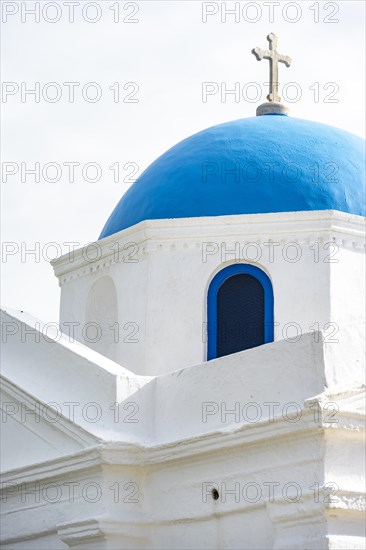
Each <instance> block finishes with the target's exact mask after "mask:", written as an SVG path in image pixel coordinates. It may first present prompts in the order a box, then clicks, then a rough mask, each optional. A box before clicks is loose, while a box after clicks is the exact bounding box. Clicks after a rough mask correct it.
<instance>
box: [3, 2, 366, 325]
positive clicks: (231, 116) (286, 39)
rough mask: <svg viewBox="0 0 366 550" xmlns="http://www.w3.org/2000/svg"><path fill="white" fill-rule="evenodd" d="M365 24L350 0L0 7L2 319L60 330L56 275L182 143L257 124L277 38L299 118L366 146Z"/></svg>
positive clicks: (283, 86)
mask: <svg viewBox="0 0 366 550" xmlns="http://www.w3.org/2000/svg"><path fill="white" fill-rule="evenodd" d="M364 10H365V4H364V2H363V1H349V0H347V1H341V2H313V1H309V2H308V1H301V2H282V1H281V2H280V1H278V2H200V1H196V0H192V1H187V0H185V1H170V0H165V1H155V0H146V1H137V2H117V1H111V2H110V1H108V0H103V1H99V2H89V1H83V0H79V1H72V0H71V1H60V2H48V1H47V2H46V1H40V2H6V1H2V2H1V11H2V13H1V17H2V23H1V25H2V38H1V64H2V72H1V77H2V89H1V92H2V93H1V103H0V105H1V119H2V145H1V167H2V179H1V199H2V200H1V238H2V256H1V274H2V293H1V303H2V305H3V306H8V307H12V308H14V309H19V310H23V311H27V312H30V313H31V314H33V315H34V316H35V317H38V318H40V319H42V320H43V321H45V322H51V321H56V322H57V321H58V314H59V299H60V289H59V287H58V281H57V279H56V278H55V276H54V274H53V269H52V266H51V265H50V263H49V260H50V259H52V258H53V257H55V256H57V255H60V254H61V253H66V252H67V251H68V247H69V246H70V245H68V244H67V243H79V246H78V247H81V246H84V245H86V244H87V243H90V242H93V241H95V240H96V239H98V236H99V234H100V232H101V230H102V228H103V226H104V224H105V222H106V220H107V218H108V217H109V215H110V213H111V212H112V210H113V208H114V207H115V205H116V203H117V202H118V201H119V199H120V197H121V196H122V194H123V193H124V192H125V191H126V190H127V189H128V187H129V186H130V185H131V184H132V183H133V181H134V179H136V177H138V175H139V174H141V173H142V171H143V170H144V169H145V168H147V167H148V166H149V164H150V163H151V162H152V161H153V160H154V159H156V158H157V157H158V156H159V155H161V154H162V153H163V152H164V151H166V150H167V149H168V148H170V147H171V146H173V145H174V144H175V143H177V142H179V141H180V140H182V139H184V138H185V137H188V136H189V135H191V134H193V133H195V132H198V131H200V130H202V129H204V128H207V127H210V126H213V125H215V124H219V123H221V122H226V121H229V120H235V119H239V118H246V117H251V116H255V110H256V107H257V106H258V105H259V104H260V103H263V102H264V101H265V96H266V94H267V93H268V90H267V88H266V85H265V83H266V82H267V81H268V62H267V61H261V62H258V61H256V59H255V57H254V56H253V55H252V54H251V50H252V48H254V47H260V48H267V44H268V43H267V40H266V36H267V35H268V34H269V33H270V32H274V33H276V34H277V35H278V49H279V51H280V53H282V54H284V55H289V56H290V57H291V58H292V64H291V67H289V68H286V67H285V66H284V65H281V66H280V76H279V84H280V85H279V91H280V95H281V96H282V99H283V102H284V103H286V105H287V106H289V107H290V109H291V116H296V117H299V118H305V119H309V120H315V121H318V122H323V123H326V124H331V125H334V126H338V127H340V128H343V129H344V130H347V131H349V132H352V133H354V134H357V135H360V136H362V137H364V123H365V122H364V121H365V113H364V97H365V90H364V82H365V78H364V77H365V74H364V67H365V54H364V52H365V43H364V41H365V24H364V21H365V13H364ZM32 90H33V92H32ZM230 90H231V91H233V90H236V92H235V93H230ZM73 246H76V245H75V244H74V245H73Z"/></svg>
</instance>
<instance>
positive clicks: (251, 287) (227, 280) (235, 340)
mask: <svg viewBox="0 0 366 550" xmlns="http://www.w3.org/2000/svg"><path fill="white" fill-rule="evenodd" d="M207 321H208V322H207V338H208V342H207V360H210V359H215V358H216V357H222V356H223V355H229V354H230V353H236V352H237V351H243V350H245V349H249V348H254V347H256V346H260V345H262V344H266V343H267V342H273V290H272V284H271V281H270V280H269V278H268V276H267V275H266V274H265V273H264V271H262V270H261V269H259V268H258V267H255V266H253V265H248V264H235V265H230V266H228V267H225V268H224V269H222V270H221V271H219V273H217V275H215V277H214V278H213V279H212V281H211V284H210V287H209V289H208V297H207Z"/></svg>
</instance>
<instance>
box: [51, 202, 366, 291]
mask: <svg viewBox="0 0 366 550" xmlns="http://www.w3.org/2000/svg"><path fill="white" fill-rule="evenodd" d="M218 238H219V239H221V240H222V241H227V242H229V241H231V242H235V240H237V239H241V240H242V241H243V242H252V241H255V242H257V244H259V245H260V244H261V243H264V242H269V241H274V240H277V241H279V242H280V243H286V242H296V243H299V244H301V243H311V242H314V241H320V242H321V241H323V242H330V241H332V242H335V243H336V244H337V245H338V246H339V247H343V248H350V249H355V248H356V249H363V247H364V240H365V226H364V218H363V217H361V216H355V215H352V214H345V213H344V212H338V211H336V210H320V211H309V212H279V213H273V214H242V215H235V216H214V217H202V218H200V217H198V218H175V219H166V220H147V221H143V222H140V223H138V224H136V225H135V226H132V227H129V228H127V229H124V230H123V231H120V232H119V233H116V234H114V235H111V236H109V237H106V238H104V239H101V240H100V241H97V243H96V247H97V250H98V259H97V260H89V259H88V258H87V257H86V256H87V255H88V254H90V253H89V252H87V251H86V248H85V247H83V248H80V249H78V250H75V251H74V252H73V253H70V254H65V255H63V256H61V257H60V258H58V259H56V260H54V261H52V262H51V263H52V266H53V268H54V271H55V275H56V276H57V277H58V278H59V281H60V284H61V285H62V284H63V283H64V282H68V281H70V280H71V279H73V278H78V277H82V276H85V275H88V274H90V273H93V272H96V271H98V270H103V269H106V268H107V269H108V267H110V266H111V265H113V264H115V263H118V262H125V261H126V258H127V260H128V259H129V257H128V254H129V253H130V252H133V259H136V260H138V261H141V259H142V258H143V257H144V256H145V255H146V254H149V253H151V252H153V251H158V250H165V251H174V250H180V249H194V248H197V247H200V246H201V244H202V243H203V242H205V241H207V239H218ZM131 243H132V244H133V245H134V247H135V249H132V248H131ZM117 251H118V254H117Z"/></svg>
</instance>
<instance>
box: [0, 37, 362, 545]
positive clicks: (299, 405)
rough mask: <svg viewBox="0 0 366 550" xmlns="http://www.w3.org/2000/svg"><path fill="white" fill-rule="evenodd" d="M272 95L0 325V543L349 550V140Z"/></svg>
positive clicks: (163, 164)
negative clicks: (56, 329) (55, 288)
mask: <svg viewBox="0 0 366 550" xmlns="http://www.w3.org/2000/svg"><path fill="white" fill-rule="evenodd" d="M270 37H271V39H270ZM268 39H269V43H270V50H269V52H262V50H258V48H257V49H256V50H257V51H256V57H257V58H266V59H267V58H271V56H272V54H271V51H272V52H273V51H275V49H276V41H275V40H274V37H273V35H270V36H269V38H268ZM258 56H259V57H258ZM278 61H281V59H278ZM286 63H287V64H289V63H290V60H289V58H286ZM271 93H272V94H273V95H272V96H271V95H270V97H269V103H268V104H265V106H261V108H260V109H259V112H258V115H259V116H257V117H254V118H248V119H244V120H239V121H234V122H230V123H226V124H221V125H219V126H215V127H213V128H209V129H207V130H204V131H203V132H200V133H198V134H195V135H194V136H191V137H189V138H187V139H186V140H184V141H183V142H181V143H179V144H178V145H176V146H174V147H172V149H170V150H169V151H167V152H166V153H165V154H164V155H162V156H161V157H160V158H159V159H157V160H156V161H155V162H154V163H153V164H152V165H151V166H150V167H149V168H148V169H147V170H146V171H145V172H144V173H143V174H142V175H141V177H140V178H139V180H137V182H136V183H135V184H134V185H133V186H132V187H131V188H130V189H129V190H128V191H127V193H126V194H125V195H124V196H123V197H122V199H121V201H120V202H119V203H118V205H117V206H116V208H115V210H114V211H113V212H112V214H111V216H110V218H109V219H108V220H107V222H106V225H105V227H104V229H103V231H102V233H101V235H100V238H99V240H98V241H97V242H96V243H94V244H93V245H89V246H87V247H85V248H83V249H80V250H77V251H75V252H73V253H70V254H67V255H65V256H63V257H61V258H58V259H57V260H55V261H54V262H53V268H54V271H55V275H56V277H57V278H58V281H59V284H60V286H61V306H60V327H61V331H62V332H60V333H58V334H57V335H51V334H50V331H49V330H48V327H47V326H46V325H43V324H42V323H40V322H39V321H37V320H36V319H34V318H32V317H31V316H30V315H28V314H26V313H23V312H18V311H12V310H4V311H3V312H2V335H3V369H2V433H3V438H4V443H3V457H2V485H1V491H2V513H1V521H2V530H1V533H2V534H1V541H2V547H3V548H4V549H5V548H6V549H7V548H9V549H10V548H12V549H29V548H45V549H46V548H47V549H50V548H52V549H63V548H69V547H70V548H71V547H72V548H80V549H82V548H88V549H90V548H95V549H97V548H98V549H99V548H105V549H117V548H118V549H120V548H126V549H129V548H136V549H149V548H156V549H161V548H177V549H178V548H182V549H186V548H192V549H196V548H202V549H212V548H227V549H233V548H238V549H243V548H248V549H254V548H258V549H265V548H268V549H330V548H332V549H336V548H337V549H351V548H352V549H363V548H364V547H365V533H364V508H365V494H364V478H365V474H364V420H365V402H364V398H365V385H364V357H365V350H364V329H365V322H364V280H365V273H364V254H365V248H364V246H365V243H364V217H363V216H364V214H365V212H364V204H365V203H364V186H363V170H364V167H363V164H364V162H363V147H364V145H363V142H362V140H360V139H359V138H357V137H356V136H353V135H351V134H348V133H347V132H344V131H342V130H339V129H337V128H333V127H329V126H326V125H323V124H319V123H315V122H310V121H306V120H301V119H296V118H292V117H290V116H288V115H287V114H286V112H285V110H284V108H283V106H282V105H281V104H280V103H279V98H278V94H277V91H276V88H275V87H273V88H272V91H271V92H270V94H271ZM276 94H277V95H276ZM278 105H281V107H279V106H278Z"/></svg>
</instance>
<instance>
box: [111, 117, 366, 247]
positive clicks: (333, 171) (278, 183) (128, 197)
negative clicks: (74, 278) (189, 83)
mask: <svg viewBox="0 0 366 550" xmlns="http://www.w3.org/2000/svg"><path fill="white" fill-rule="evenodd" d="M303 210H340V211H342V212H348V213H350V214H357V215H365V188H364V141H363V140H362V139H361V138H359V137H357V136H354V135H353V134H350V133H348V132H345V131H343V130H340V129H338V128H334V127H332V126H327V125H325V124H320V123H317V122H311V121H308V120H302V119H297V118H292V117H288V116H283V115H265V116H257V117H254V118H246V119H243V120H236V121H234V122H228V123H225V124H220V125H218V126H213V127H212V128H208V129H207V130H203V131H202V132H199V133H198V134H195V135H193V136H191V137H189V138H187V139H185V140H183V141H181V142H180V143H178V144H177V145H175V146H174V147H172V148H171V149H169V150H168V151H167V152H166V153H164V154H163V155H162V156H161V157H159V158H158V159H157V160H156V161H155V162H153V163H152V164H151V165H150V166H149V167H148V168H147V169H146V170H145V171H144V172H143V174H142V175H141V176H140V177H139V178H138V180H137V181H136V182H135V183H134V184H133V185H132V186H131V187H130V188H129V189H128V191H127V192H126V193H125V195H123V197H122V198H121V200H120V201H119V203H118V204H117V206H116V208H115V209H114V211H113V212H112V214H111V216H110V217H109V219H108V221H107V223H106V225H105V226H104V229H103V231H102V233H101V235H100V238H103V237H107V236H108V235H112V234H113V233H117V232H118V231H121V229H126V228H127V227H130V226H132V225H134V224H136V223H138V222H140V221H142V220H153V219H162V218H190V217H196V216H223V215H229V214H259V213H267V212H293V211H303Z"/></svg>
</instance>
